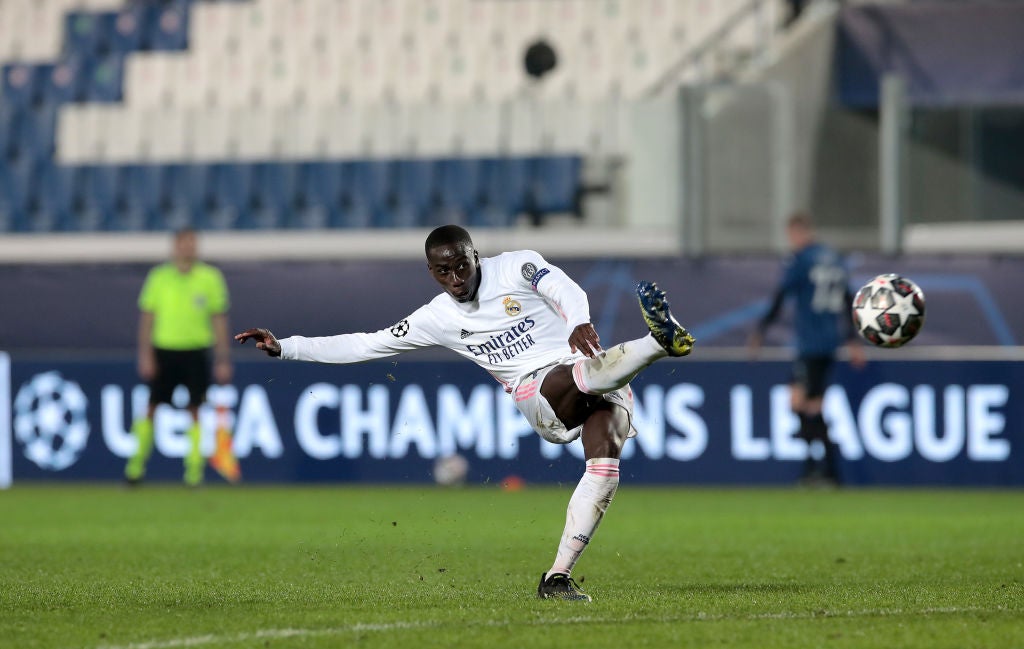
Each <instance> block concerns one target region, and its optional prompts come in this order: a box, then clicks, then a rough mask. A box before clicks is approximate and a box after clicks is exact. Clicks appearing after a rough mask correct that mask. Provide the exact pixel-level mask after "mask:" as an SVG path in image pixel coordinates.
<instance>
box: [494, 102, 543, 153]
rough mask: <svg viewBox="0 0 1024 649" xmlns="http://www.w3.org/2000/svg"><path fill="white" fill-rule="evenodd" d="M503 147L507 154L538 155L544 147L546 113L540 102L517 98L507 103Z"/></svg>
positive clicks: (504, 114) (503, 119)
mask: <svg viewBox="0 0 1024 649" xmlns="http://www.w3.org/2000/svg"><path fill="white" fill-rule="evenodd" d="M502 124H503V129H502V130H503V133H502V135H503V138H502V143H501V147H502V150H503V151H504V152H505V154H506V155H514V156H527V155H537V154H538V153H540V152H541V151H543V149H544V113H543V109H542V107H541V105H540V103H539V102H537V101H533V100H529V99H516V100H513V101H510V102H508V103H506V104H505V106H504V112H503V116H502Z"/></svg>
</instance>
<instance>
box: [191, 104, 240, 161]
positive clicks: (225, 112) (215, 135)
mask: <svg viewBox="0 0 1024 649" xmlns="http://www.w3.org/2000/svg"><path fill="white" fill-rule="evenodd" d="M179 112H183V113H184V114H186V115H187V116H188V117H187V125H188V130H187V136H188V138H187V145H186V148H187V157H188V159H189V160H196V161H215V160H224V159H227V158H230V157H232V155H231V154H232V151H231V146H232V143H233V142H232V128H233V127H234V124H233V120H234V119H237V117H236V115H235V114H234V113H233V111H231V110H229V109H226V108H220V107H217V108H193V109H189V110H187V111H179Z"/></svg>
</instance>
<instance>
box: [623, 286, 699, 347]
mask: <svg viewBox="0 0 1024 649" xmlns="http://www.w3.org/2000/svg"><path fill="white" fill-rule="evenodd" d="M636 296H637V299H639V300H640V311H641V312H642V313H643V316H644V322H646V323H647V328H648V329H650V330H651V335H652V336H654V339H655V340H657V341H658V344H659V345H661V346H662V348H663V349H664V350H665V351H666V352H668V355H669V356H686V355H687V354H689V353H690V351H691V350H692V349H693V343H694V342H696V339H695V338H694V337H693V336H692V335H691V334H690V332H689V331H687V330H686V327H684V326H683V325H681V324H679V322H678V321H677V320H676V319H675V318H674V317H672V311H671V310H669V306H668V300H667V299H665V291H663V290H661V289H660V288H658V285H657V284H655V283H654V282H640V283H639V284H637V285H636Z"/></svg>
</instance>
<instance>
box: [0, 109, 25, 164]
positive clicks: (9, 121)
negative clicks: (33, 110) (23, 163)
mask: <svg viewBox="0 0 1024 649" xmlns="http://www.w3.org/2000/svg"><path fill="white" fill-rule="evenodd" d="M21 119H22V109H21V108H19V107H18V106H15V105H14V104H12V103H9V102H6V101H3V100H0V166H2V165H3V164H5V163H6V161H8V160H10V159H14V158H17V155H16V152H15V151H14V150H13V147H14V144H15V142H16V141H17V139H18V131H19V129H20V128H21Z"/></svg>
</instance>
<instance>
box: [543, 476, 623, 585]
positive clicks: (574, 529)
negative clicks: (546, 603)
mask: <svg viewBox="0 0 1024 649" xmlns="http://www.w3.org/2000/svg"><path fill="white" fill-rule="evenodd" d="M618 488H619V460H618V458H611V457H601V458H591V459H589V460H587V472H586V473H584V474H583V477H582V478H581V479H580V483H579V484H578V485H577V486H576V491H574V492H573V494H572V498H570V499H569V507H568V509H567V510H566V513H565V531H563V532H562V540H561V542H560V543H559V544H558V554H557V555H555V563H554V564H552V566H551V570H549V571H548V575H553V574H556V573H561V574H563V575H568V574H571V573H572V568H573V566H575V565H576V561H577V560H578V559H579V558H580V555H581V554H583V550H585V549H586V547H587V544H588V543H590V539H591V537H592V536H594V532H595V531H596V530H597V526H598V525H599V524H600V523H601V517H603V516H604V513H605V511H606V510H607V509H608V505H610V504H611V502H612V498H614V497H615V491H616V490H617V489H618Z"/></svg>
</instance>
